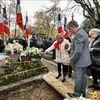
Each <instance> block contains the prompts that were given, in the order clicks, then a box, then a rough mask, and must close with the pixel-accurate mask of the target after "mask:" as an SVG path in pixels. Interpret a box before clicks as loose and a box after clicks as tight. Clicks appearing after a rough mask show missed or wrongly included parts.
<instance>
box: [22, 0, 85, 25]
mask: <svg viewBox="0 0 100 100" xmlns="http://www.w3.org/2000/svg"><path fill="white" fill-rule="evenodd" d="M52 6H53V2H51V1H50V0H21V8H22V13H23V15H24V16H25V14H26V13H28V16H29V19H31V20H32V21H33V22H34V19H33V18H32V17H33V16H34V13H35V12H36V11H39V10H41V9H43V10H44V9H45V7H48V8H50V7H52ZM58 6H59V7H61V9H62V10H63V9H65V7H66V6H67V0H61V1H60V3H59V5H58ZM67 17H68V18H67V19H68V21H70V20H71V15H69V16H68V15H67ZM74 19H75V20H76V21H78V23H79V24H81V22H82V21H83V15H82V14H77V13H74ZM30 24H31V23H30Z"/></svg>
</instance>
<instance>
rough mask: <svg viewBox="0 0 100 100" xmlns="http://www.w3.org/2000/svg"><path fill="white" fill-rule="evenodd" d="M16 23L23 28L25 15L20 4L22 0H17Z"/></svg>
mask: <svg viewBox="0 0 100 100" xmlns="http://www.w3.org/2000/svg"><path fill="white" fill-rule="evenodd" d="M16 23H17V25H18V26H19V27H20V28H21V29H22V30H23V29H24V26H23V17H22V13H21V6H20V0H17V6H16Z"/></svg>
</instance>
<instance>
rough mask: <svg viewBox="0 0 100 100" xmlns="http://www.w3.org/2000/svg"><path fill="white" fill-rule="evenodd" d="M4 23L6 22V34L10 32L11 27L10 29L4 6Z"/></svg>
mask: <svg viewBox="0 0 100 100" xmlns="http://www.w3.org/2000/svg"><path fill="white" fill-rule="evenodd" d="M3 18H4V20H3V24H4V32H5V33H6V34H10V29H9V25H8V19H7V13H6V7H5V8H3Z"/></svg>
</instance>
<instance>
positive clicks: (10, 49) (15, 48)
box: [5, 42, 23, 55]
mask: <svg viewBox="0 0 100 100" xmlns="http://www.w3.org/2000/svg"><path fill="white" fill-rule="evenodd" d="M21 51H23V46H22V45H21V44H19V43H17V42H15V43H13V44H11V43H8V45H7V46H6V47H5V52H7V53H11V54H12V55H13V54H14V53H15V52H16V53H20V52H21Z"/></svg>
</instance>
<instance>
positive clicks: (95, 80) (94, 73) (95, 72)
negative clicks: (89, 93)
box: [90, 64, 99, 84]
mask: <svg viewBox="0 0 100 100" xmlns="http://www.w3.org/2000/svg"><path fill="white" fill-rule="evenodd" d="M90 71H91V75H92V77H93V83H94V84H98V79H99V77H98V76H99V71H98V70H97V68H96V65H93V64H92V65H91V67H90Z"/></svg>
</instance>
